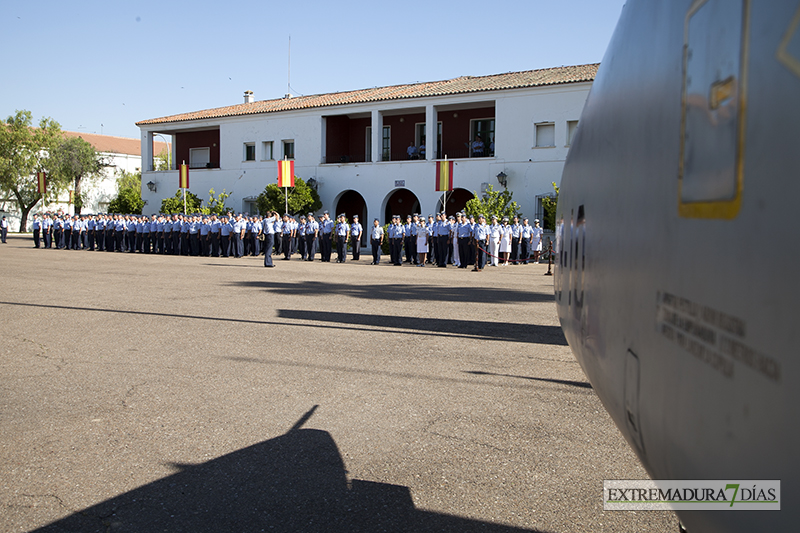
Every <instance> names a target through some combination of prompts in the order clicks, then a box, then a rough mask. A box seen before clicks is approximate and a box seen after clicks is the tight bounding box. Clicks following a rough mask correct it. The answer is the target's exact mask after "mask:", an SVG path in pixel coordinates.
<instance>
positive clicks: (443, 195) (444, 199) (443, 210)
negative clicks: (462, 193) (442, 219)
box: [442, 154, 450, 214]
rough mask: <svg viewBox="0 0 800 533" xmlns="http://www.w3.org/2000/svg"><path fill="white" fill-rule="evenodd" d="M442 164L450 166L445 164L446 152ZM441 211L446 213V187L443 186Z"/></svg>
mask: <svg viewBox="0 0 800 533" xmlns="http://www.w3.org/2000/svg"><path fill="white" fill-rule="evenodd" d="M444 166H445V168H448V169H449V168H450V167H448V166H447V154H445V156H444ZM448 178H449V176H448ZM442 213H444V214H447V189H446V188H445V189H444V190H442Z"/></svg>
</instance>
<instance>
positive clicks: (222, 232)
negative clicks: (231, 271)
mask: <svg viewBox="0 0 800 533" xmlns="http://www.w3.org/2000/svg"><path fill="white" fill-rule="evenodd" d="M232 229H233V226H231V223H230V221H229V220H228V217H226V216H224V217H222V219H221V220H220V226H219V240H220V253H221V254H222V257H230V254H231V230H232ZM273 231H274V230H273Z"/></svg>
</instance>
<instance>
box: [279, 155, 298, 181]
mask: <svg viewBox="0 0 800 533" xmlns="http://www.w3.org/2000/svg"><path fill="white" fill-rule="evenodd" d="M278 187H294V161H289V160H286V159H284V160H283V161H278Z"/></svg>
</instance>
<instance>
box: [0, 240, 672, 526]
mask: <svg viewBox="0 0 800 533" xmlns="http://www.w3.org/2000/svg"><path fill="white" fill-rule="evenodd" d="M276 259H277V258H276ZM369 261H370V258H368V257H364V256H362V260H361V261H359V262H356V263H353V262H348V263H346V264H344V265H340V264H336V263H325V264H323V263H319V262H314V263H307V262H300V261H298V260H293V261H288V262H287V261H280V260H278V261H276V262H275V264H276V268H273V269H266V268H263V266H262V264H263V263H262V260H261V259H256V258H243V259H211V258H198V257H172V256H158V255H139V254H134V255H131V254H121V253H106V252H83V251H80V252H79V251H63V250H36V249H33V247H32V241H31V239H30V237H24V236H10V237H9V244H7V245H0V313H1V314H0V317H2V318H0V324H1V326H0V376H1V377H0V506H2V511H1V512H0V531H15V532H16V531H33V530H37V529H41V530H43V531H115V532H116V531H131V532H150V531H153V532H155V531H169V532H177V531H187V532H200V531H209V532H211V531H214V532H216V531H242V532H249V531H303V532H305V531H325V532H339V531H341V532H345V531H347V532H349V531H365V532H372V531H376V532H377V531H408V532H416V531H431V532H439V531H452V532H460V531H487V532H497V533H505V532H512V531H541V532H585V531H616V532H619V531H664V532H675V531H677V529H678V522H677V519H676V517H675V515H674V514H672V513H664V512H638V513H635V512H606V513H604V512H603V509H602V484H603V479H618V478H625V479H627V478H634V479H637V478H644V477H646V473H645V472H644V470H643V468H642V467H641V466H640V464H639V462H638V461H637V459H636V458H635V456H634V455H633V453H632V452H631V451H630V450H629V449H628V446H627V445H626V444H625V442H624V439H623V438H622V437H621V435H620V434H619V432H618V431H617V429H616V428H615V427H614V425H613V424H612V423H611V420H610V418H609V417H608V415H607V414H606V412H605V411H604V410H603V407H602V405H601V404H600V401H599V400H598V398H597V396H596V395H595V393H594V391H593V390H592V388H591V386H590V385H589V383H588V382H587V381H586V378H585V376H584V374H583V372H582V371H581V369H580V367H579V365H578V364H577V363H576V361H575V359H574V358H573V356H572V353H571V352H570V349H569V347H568V346H567V345H566V342H565V340H564V337H563V334H562V333H561V329H560V327H559V325H558V319H557V317H556V310H555V304H554V301H553V296H552V278H550V277H545V276H543V274H544V272H545V271H546V268H547V267H546V266H545V265H528V266H514V267H499V268H487V269H486V270H485V271H484V272H481V273H475V272H470V271H466V270H459V269H455V268H448V269H446V270H445V269H438V268H412V267H410V266H403V267H392V266H390V265H388V264H386V265H380V266H372V265H369Z"/></svg>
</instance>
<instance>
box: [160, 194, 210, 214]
mask: <svg viewBox="0 0 800 533" xmlns="http://www.w3.org/2000/svg"><path fill="white" fill-rule="evenodd" d="M201 203H202V201H201V200H200V198H199V197H198V196H197V195H196V194H193V193H191V192H189V191H186V211H185V213H199V212H200V204H201ZM161 212H162V213H167V214H170V215H171V214H175V213H184V210H183V189H178V192H176V193H175V196H172V197H170V198H164V199H163V200H161Z"/></svg>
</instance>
